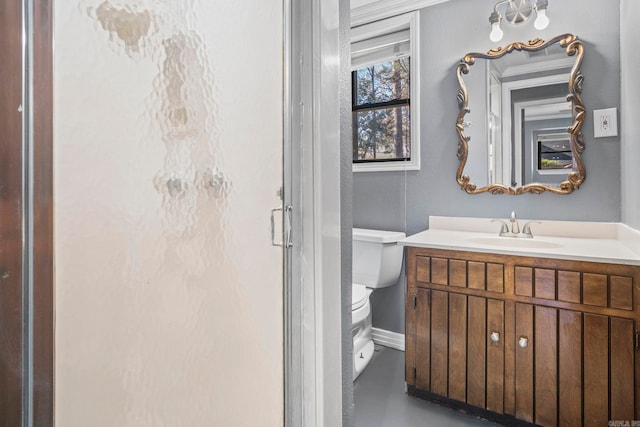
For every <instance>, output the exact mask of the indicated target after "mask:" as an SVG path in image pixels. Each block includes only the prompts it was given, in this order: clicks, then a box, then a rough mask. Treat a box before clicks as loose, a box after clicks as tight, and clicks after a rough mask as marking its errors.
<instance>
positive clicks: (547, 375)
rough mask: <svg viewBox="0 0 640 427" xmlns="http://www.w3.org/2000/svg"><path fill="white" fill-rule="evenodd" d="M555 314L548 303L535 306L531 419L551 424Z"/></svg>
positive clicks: (555, 409) (555, 371)
mask: <svg viewBox="0 0 640 427" xmlns="http://www.w3.org/2000/svg"><path fill="white" fill-rule="evenodd" d="M557 327H558V314H557V310H556V309H554V308H548V307H535V335H534V338H535V342H530V344H533V348H534V352H535V383H534V384H535V420H536V424H539V425H543V426H555V425H557V422H558V399H557V397H558V369H557V367H558V359H557V355H558V337H557V330H558V329H557Z"/></svg>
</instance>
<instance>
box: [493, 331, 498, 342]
mask: <svg viewBox="0 0 640 427" xmlns="http://www.w3.org/2000/svg"><path fill="white" fill-rule="evenodd" d="M491 341H493V342H498V341H500V334H499V333H497V332H491Z"/></svg>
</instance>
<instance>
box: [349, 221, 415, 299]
mask: <svg viewBox="0 0 640 427" xmlns="http://www.w3.org/2000/svg"><path fill="white" fill-rule="evenodd" d="M405 237H406V235H405V234H404V233H401V232H398V231H384V230H370V229H365V228H354V229H353V283H357V284H359V285H364V286H366V287H367V288H385V287H387V286H392V285H395V284H396V283H397V282H398V278H399V277H400V271H401V269H402V255H403V253H404V252H403V247H402V246H400V245H398V240H402V239H404V238H405Z"/></svg>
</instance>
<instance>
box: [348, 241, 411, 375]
mask: <svg viewBox="0 0 640 427" xmlns="http://www.w3.org/2000/svg"><path fill="white" fill-rule="evenodd" d="M404 238H405V234H404V233H401V232H396V231H383V230H369V229H364V228H354V229H353V294H352V299H351V310H352V313H351V314H352V331H353V379H354V380H355V379H356V378H358V375H360V374H361V373H362V371H363V370H364V368H365V367H366V366H367V364H368V363H369V362H370V361H371V357H372V356H373V340H372V339H371V306H370V304H369V295H371V292H373V290H374V289H376V288H386V287H387V286H393V285H395V284H396V283H397V282H398V278H399V277H400V271H401V269H402V254H403V250H402V249H403V248H402V246H400V245H398V241H399V240H401V239H404Z"/></svg>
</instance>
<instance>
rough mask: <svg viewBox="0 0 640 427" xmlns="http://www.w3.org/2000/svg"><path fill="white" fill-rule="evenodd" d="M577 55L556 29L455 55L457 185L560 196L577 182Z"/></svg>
mask: <svg viewBox="0 0 640 427" xmlns="http://www.w3.org/2000/svg"><path fill="white" fill-rule="evenodd" d="M582 57H583V50H582V44H581V43H580V42H579V41H578V40H577V37H575V36H573V35H571V34H564V35H562V36H558V37H555V38H553V39H551V40H549V41H547V42H545V41H543V40H540V39H535V40H532V41H530V42H528V43H512V44H510V45H508V46H506V47H504V48H498V49H492V50H490V51H489V52H488V53H487V54H482V53H470V54H467V55H466V56H465V57H464V58H463V59H462V61H461V62H460V64H459V65H458V68H457V75H458V81H459V83H460V91H459V93H458V102H459V107H460V113H459V114H458V119H457V122H456V129H457V131H458V135H459V138H460V140H459V143H458V158H459V160H460V165H459V167H458V172H457V180H458V183H459V184H460V186H461V187H462V189H464V190H465V191H466V192H468V193H471V194H475V193H481V192H486V191H489V192H491V193H494V194H495V193H508V194H522V193H527V192H531V193H541V192H543V191H552V192H554V193H561V194H565V193H571V192H572V191H573V190H575V189H577V188H578V187H579V186H580V184H582V182H583V181H584V179H585V170H584V163H583V161H582V158H581V153H582V151H583V150H584V145H583V142H582V133H581V128H582V124H583V122H584V104H583V103H582V98H581V95H580V94H581V91H582V75H581V73H580V65H581V63H582ZM463 74H464V75H465V76H464V79H463Z"/></svg>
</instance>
